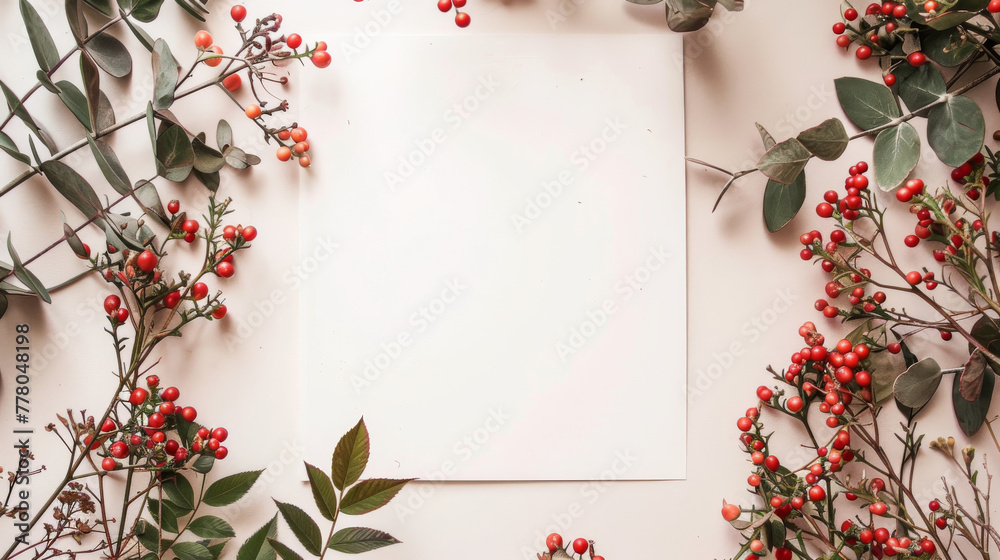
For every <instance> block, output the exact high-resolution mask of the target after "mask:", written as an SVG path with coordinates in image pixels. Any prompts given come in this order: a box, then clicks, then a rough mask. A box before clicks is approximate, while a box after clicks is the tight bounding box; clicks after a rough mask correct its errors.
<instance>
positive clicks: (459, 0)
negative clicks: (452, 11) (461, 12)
mask: <svg viewBox="0 0 1000 560" xmlns="http://www.w3.org/2000/svg"><path fill="white" fill-rule="evenodd" d="M452 4H455V7H456V8H464V7H465V0H453V1H452Z"/></svg>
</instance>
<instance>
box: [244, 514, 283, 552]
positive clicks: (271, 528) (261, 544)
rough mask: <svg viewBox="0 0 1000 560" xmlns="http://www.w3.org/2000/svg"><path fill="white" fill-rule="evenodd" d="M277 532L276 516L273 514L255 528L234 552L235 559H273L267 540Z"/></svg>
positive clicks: (272, 550) (271, 549)
mask: <svg viewBox="0 0 1000 560" xmlns="http://www.w3.org/2000/svg"><path fill="white" fill-rule="evenodd" d="M277 534H278V516H277V515H275V516H274V517H272V518H271V520H270V521H268V522H267V523H266V524H265V525H264V526H263V527H261V528H260V529H257V531H255V532H254V534H253V535H250V538H249V539H247V540H246V541H244V542H243V546H241V547H240V550H239V551H238V552H237V553H236V560H274V558H275V553H274V549H273V548H271V544H270V543H268V542H267V539H268V537H271V538H274V537H275V536H276V535H277Z"/></svg>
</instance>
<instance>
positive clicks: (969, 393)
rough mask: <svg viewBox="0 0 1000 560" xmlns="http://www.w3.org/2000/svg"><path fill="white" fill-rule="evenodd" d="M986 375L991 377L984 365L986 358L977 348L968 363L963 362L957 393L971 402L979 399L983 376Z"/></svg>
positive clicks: (990, 372)
mask: <svg viewBox="0 0 1000 560" xmlns="http://www.w3.org/2000/svg"><path fill="white" fill-rule="evenodd" d="M987 373H989V375H993V372H992V371H990V368H989V366H988V365H987V363H986V357H984V356H983V353H982V352H980V351H979V349H978V348H977V349H976V350H975V351H974V352H972V355H971V356H969V361H967V362H965V367H963V368H962V373H961V374H960V376H961V378H962V379H961V381H960V382H959V387H958V392H959V394H961V395H962V398H963V399H965V400H967V401H969V402H973V401H975V400H976V399H978V398H979V395H980V394H981V393H982V391H983V376H984V375H986V374H987Z"/></svg>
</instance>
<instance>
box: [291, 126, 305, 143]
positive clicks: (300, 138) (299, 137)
mask: <svg viewBox="0 0 1000 560" xmlns="http://www.w3.org/2000/svg"><path fill="white" fill-rule="evenodd" d="M289 137H290V138H291V139H292V142H295V143H299V142H305V141H306V138H308V137H309V132H308V131H306V129H304V128H293V129H292V132H291V134H290V136H289Z"/></svg>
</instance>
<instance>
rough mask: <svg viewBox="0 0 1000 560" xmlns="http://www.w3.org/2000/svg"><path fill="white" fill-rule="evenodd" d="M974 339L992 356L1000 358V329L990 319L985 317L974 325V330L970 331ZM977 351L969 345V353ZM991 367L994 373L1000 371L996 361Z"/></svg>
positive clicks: (991, 362) (991, 361)
mask: <svg viewBox="0 0 1000 560" xmlns="http://www.w3.org/2000/svg"><path fill="white" fill-rule="evenodd" d="M969 334H971V335H972V338H973V339H974V340H975V341H976V342H978V343H979V344H982V345H983V346H984V347H985V348H986V349H987V350H989V352H990V353H991V354H993V355H994V356H1000V329H998V328H997V325H996V323H994V322H993V320H992V319H991V318H990V317H987V316H985V315H983V316H982V317H980V318H979V320H978V321H976V324H975V325H972V330H970V331H969ZM974 349H975V346H973V345H972V344H969V352H970V353H971V352H972V351H973V350H974ZM990 367H991V368H993V371H1000V364H997V363H996V362H995V361H993V360H990Z"/></svg>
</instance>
